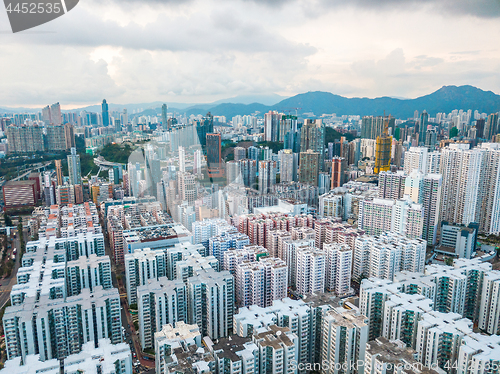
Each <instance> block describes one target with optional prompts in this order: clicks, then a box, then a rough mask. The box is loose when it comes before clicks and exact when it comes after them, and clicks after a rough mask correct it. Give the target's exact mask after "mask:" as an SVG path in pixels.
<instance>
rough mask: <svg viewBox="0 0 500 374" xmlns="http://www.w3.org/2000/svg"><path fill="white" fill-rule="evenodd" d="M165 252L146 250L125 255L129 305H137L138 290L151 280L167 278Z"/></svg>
mask: <svg viewBox="0 0 500 374" xmlns="http://www.w3.org/2000/svg"><path fill="white" fill-rule="evenodd" d="M165 266H166V264H165V252H164V251H163V250H151V249H149V248H144V249H140V250H135V251H134V252H133V253H129V254H126V255H125V280H126V288H127V300H128V304H129V305H131V304H137V288H138V287H140V286H144V285H145V284H147V281H148V280H149V279H158V278H160V277H165V276H166V273H165V271H166V270H165Z"/></svg>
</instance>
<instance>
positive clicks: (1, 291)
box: [0, 228, 28, 309]
mask: <svg viewBox="0 0 500 374" xmlns="http://www.w3.org/2000/svg"><path fill="white" fill-rule="evenodd" d="M13 232H15V233H16V239H14V241H13V243H12V248H17V253H16V264H15V265H14V268H13V269H12V273H11V275H10V277H9V278H5V279H2V280H1V286H0V309H1V308H3V307H4V306H5V304H7V302H8V301H9V300H10V291H11V290H12V286H14V285H15V284H16V283H17V277H16V275H17V270H18V269H19V266H20V265H21V261H20V260H21V254H20V252H21V243H20V242H19V233H18V232H17V228H16V229H14V230H13ZM23 234H24V242H25V243H26V241H27V240H28V233H27V231H26V230H24V233H23Z"/></svg>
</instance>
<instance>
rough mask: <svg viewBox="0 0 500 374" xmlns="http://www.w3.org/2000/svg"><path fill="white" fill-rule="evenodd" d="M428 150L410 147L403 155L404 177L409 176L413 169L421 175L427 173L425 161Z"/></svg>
mask: <svg viewBox="0 0 500 374" xmlns="http://www.w3.org/2000/svg"><path fill="white" fill-rule="evenodd" d="M428 152H429V150H428V149H427V147H411V148H410V150H409V151H407V152H406V153H405V156H404V157H405V161H404V166H403V170H404V172H405V174H406V175H409V174H410V173H411V172H412V171H413V170H414V169H417V170H418V171H420V172H421V173H422V174H426V173H427V159H428V156H427V154H428Z"/></svg>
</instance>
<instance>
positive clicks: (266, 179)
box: [259, 161, 276, 195]
mask: <svg viewBox="0 0 500 374" xmlns="http://www.w3.org/2000/svg"><path fill="white" fill-rule="evenodd" d="M275 184H276V162H275V161H259V193H260V194H261V195H264V194H268V193H270V192H271V189H272V187H273V186H274V185H275Z"/></svg>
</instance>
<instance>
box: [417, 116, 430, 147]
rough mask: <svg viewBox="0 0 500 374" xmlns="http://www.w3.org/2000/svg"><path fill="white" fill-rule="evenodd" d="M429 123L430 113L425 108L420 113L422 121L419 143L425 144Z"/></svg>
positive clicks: (419, 130)
mask: <svg viewBox="0 0 500 374" xmlns="http://www.w3.org/2000/svg"><path fill="white" fill-rule="evenodd" d="M428 124H429V114H428V113H427V112H426V111H425V110H424V111H423V112H422V114H421V115H420V122H419V124H418V126H419V127H418V143H419V144H425V137H426V134H427V125H428Z"/></svg>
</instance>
